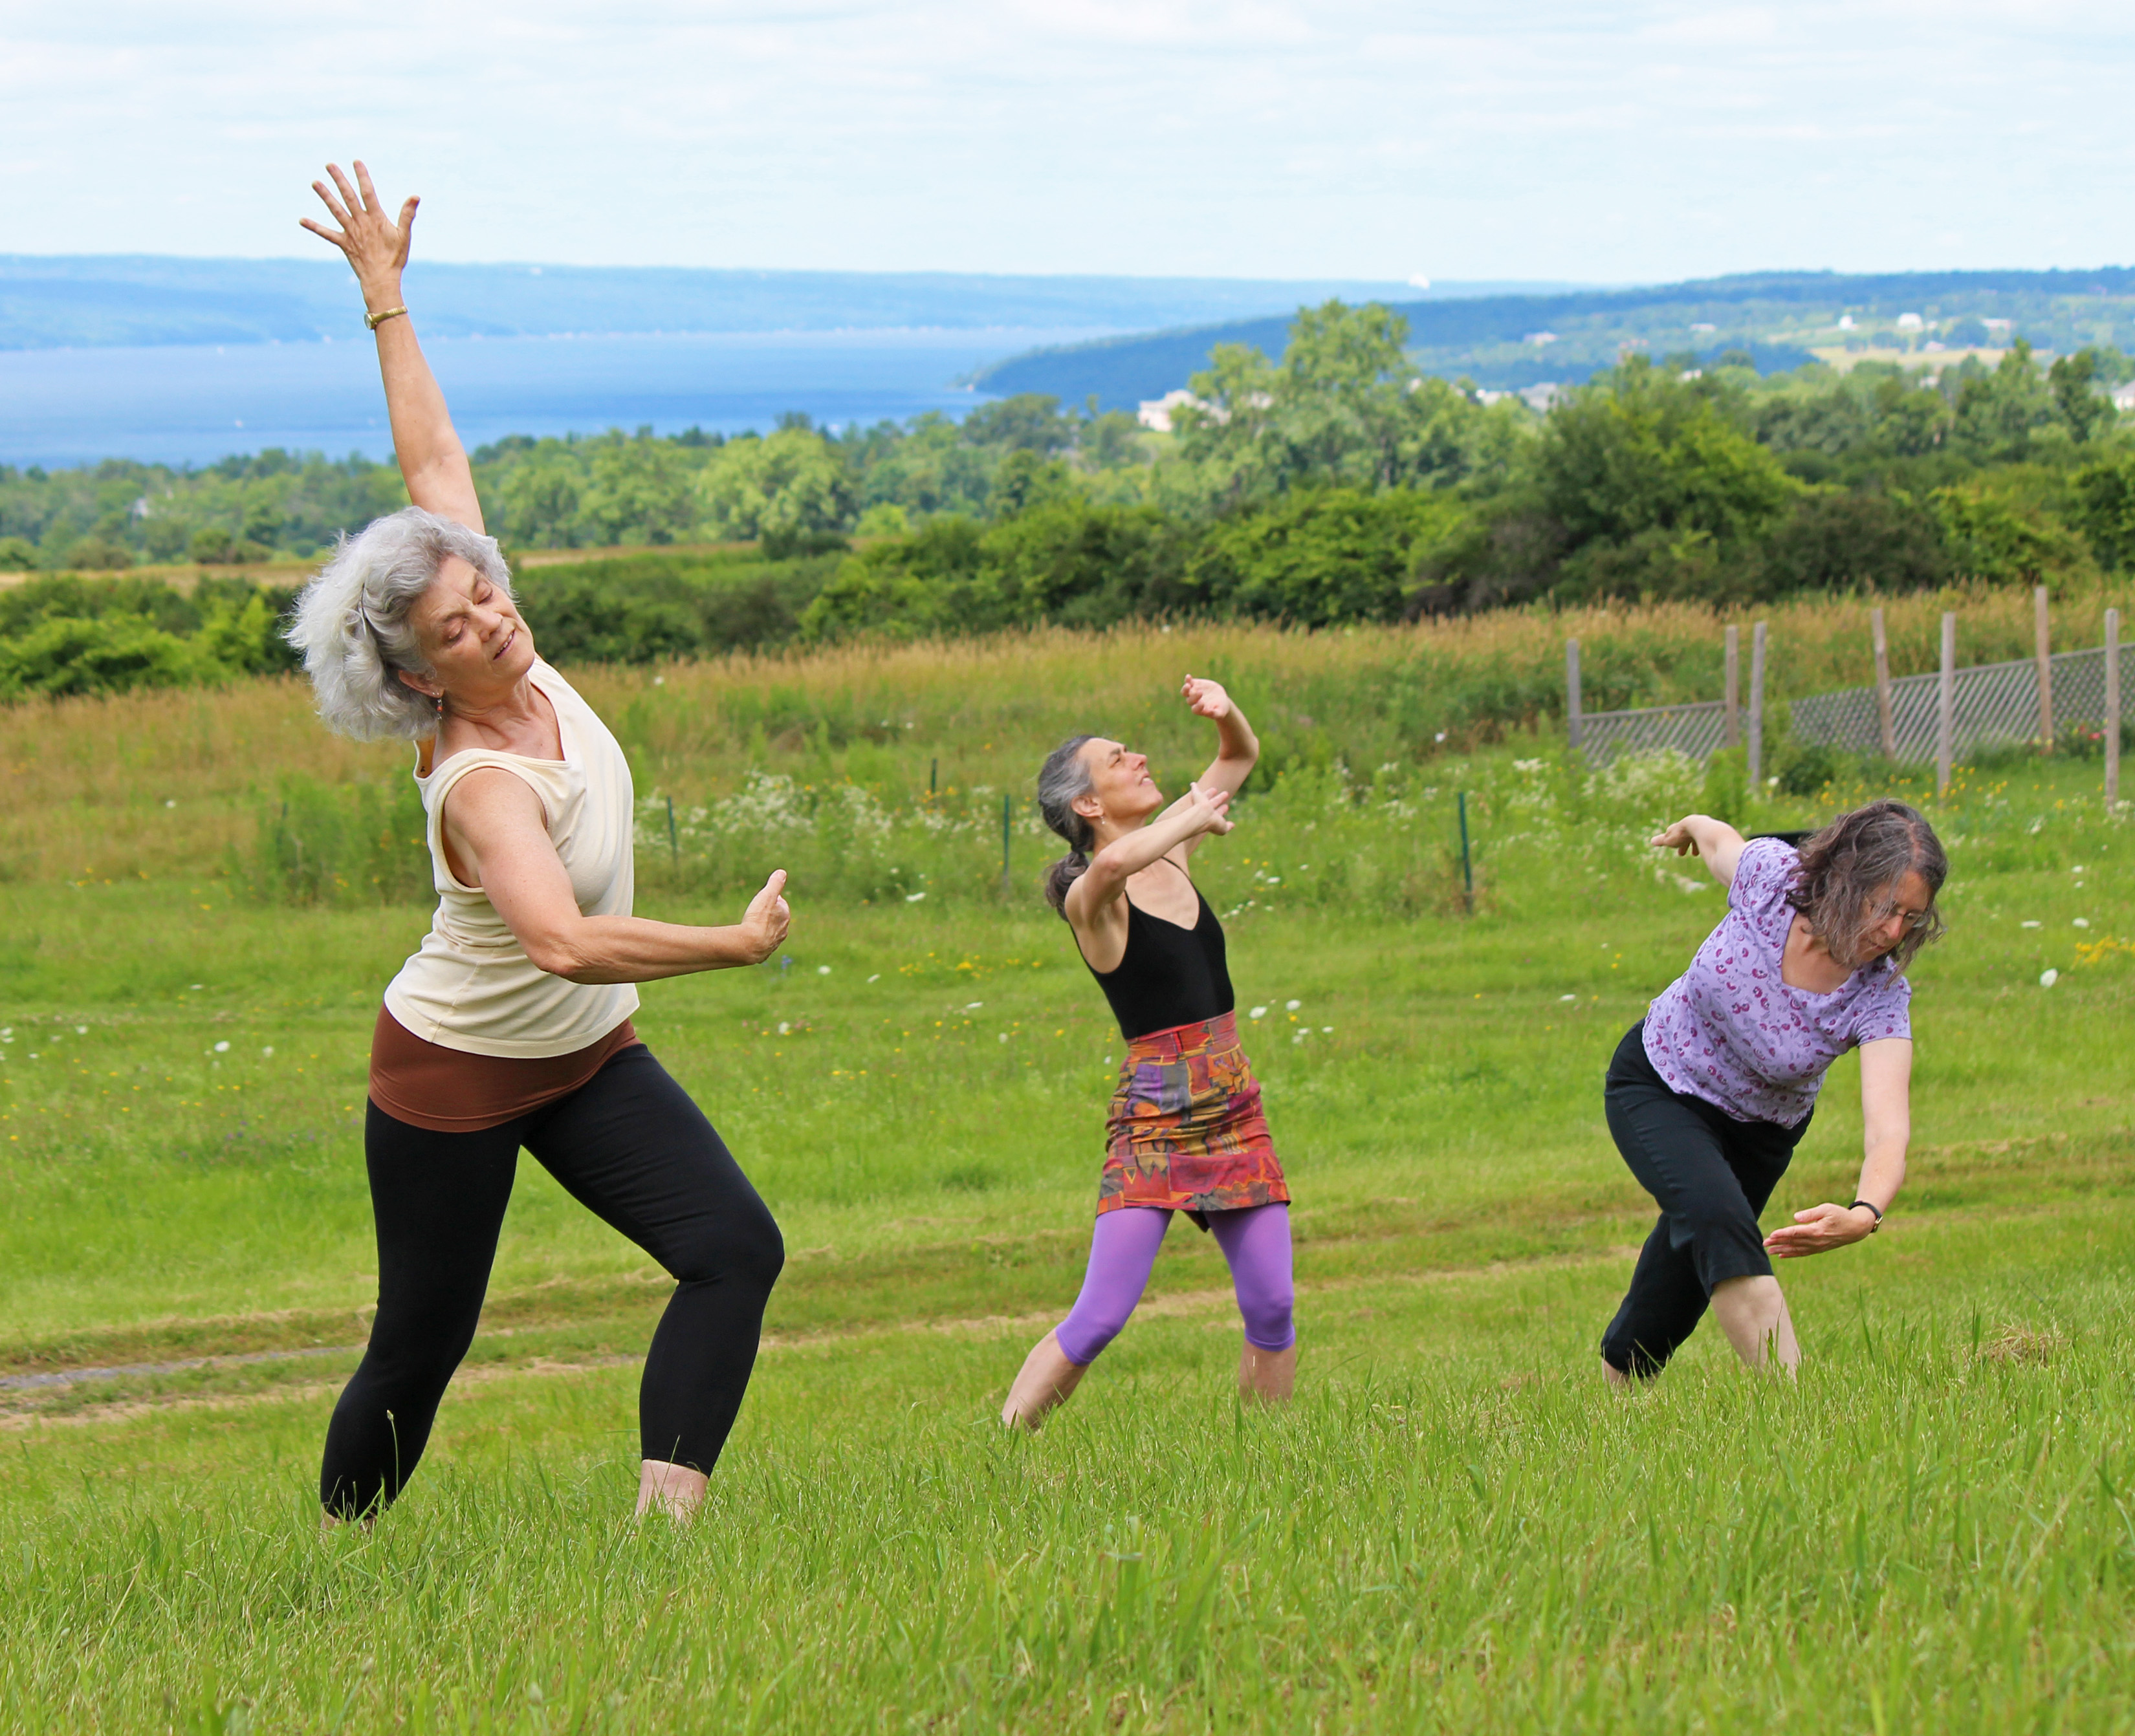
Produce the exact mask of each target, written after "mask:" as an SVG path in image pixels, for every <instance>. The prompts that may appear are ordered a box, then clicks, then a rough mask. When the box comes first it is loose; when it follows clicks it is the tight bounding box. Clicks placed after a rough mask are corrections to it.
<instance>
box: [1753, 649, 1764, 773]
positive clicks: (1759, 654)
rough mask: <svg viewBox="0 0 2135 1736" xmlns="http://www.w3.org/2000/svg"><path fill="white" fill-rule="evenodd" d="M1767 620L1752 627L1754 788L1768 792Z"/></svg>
mask: <svg viewBox="0 0 2135 1736" xmlns="http://www.w3.org/2000/svg"><path fill="white" fill-rule="evenodd" d="M1764 784H1765V623H1764V622H1763V621H1759V622H1758V623H1757V624H1756V626H1754V627H1752V628H1750V794H1751V795H1755V796H1758V797H1760V798H1761V797H1762V796H1763V795H1764V793H1765V789H1764Z"/></svg>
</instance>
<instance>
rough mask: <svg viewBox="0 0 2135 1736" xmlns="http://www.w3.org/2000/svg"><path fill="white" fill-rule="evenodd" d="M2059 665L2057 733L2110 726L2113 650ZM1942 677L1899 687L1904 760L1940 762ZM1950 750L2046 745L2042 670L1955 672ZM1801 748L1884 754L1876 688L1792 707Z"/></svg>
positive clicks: (2056, 660)
mask: <svg viewBox="0 0 2135 1736" xmlns="http://www.w3.org/2000/svg"><path fill="white" fill-rule="evenodd" d="M2049 661H2050V663H2051V665H2052V666H2053V674H2052V677H2051V679H2052V683H2053V702H2054V728H2055V731H2056V732H2058V731H2059V730H2060V728H2062V726H2064V725H2065V724H2069V723H2104V721H2105V651H2104V647H2102V646H2098V647H2094V648H2093V649H2092V650H2087V651H2057V652H2055V654H2054V655H2053V656H2052V657H2051V658H2050V659H2049ZM1941 679H1942V678H1941V677H1940V676H1939V675H1901V676H1900V677H1899V678H1898V679H1896V680H1895V681H1893V682H1891V734H1892V735H1893V736H1894V737H1895V738H1896V741H1897V747H1898V757H1899V758H1900V759H1901V760H1931V759H1933V758H1934V756H1935V731H1936V709H1937V700H1936V689H1937V687H1938V686H1939V683H1940V681H1941ZM1950 698H1951V705H1950V723H1951V728H1950V747H1951V751H1952V752H1954V753H1955V754H1957V755H1958V757H1963V755H1965V754H1968V753H1972V752H1977V751H1978V749H1980V748H1982V747H2003V746H2007V745H2008V744H2010V743H2012V742H2036V741H2037V740H2038V739H2039V665H2038V664H2037V662H2036V660H2034V659H2032V658H2030V657H2022V658H2018V659H2017V660H2015V661H2013V662H2009V663H1982V664H1978V665H1974V666H1973V667H1972V668H1970V669H1960V670H1953V671H1952V675H1951V695H1950ZM1792 720H1793V733H1794V739H1795V740H1796V741H1798V742H1806V743H1810V744H1815V745H1821V746H1824V747H1843V748H1847V749H1851V750H1852V751H1853V752H1859V753H1871V752H1879V751H1880V750H1881V747H1882V745H1883V733H1882V728H1881V724H1880V723H1878V721H1877V719H1876V689H1874V688H1872V687H1849V688H1847V689H1845V690H1844V691H1843V692H1842V693H1835V694H1809V695H1808V696H1807V697H1806V698H1803V699H1797V700H1795V701H1794V705H1793V707H1792Z"/></svg>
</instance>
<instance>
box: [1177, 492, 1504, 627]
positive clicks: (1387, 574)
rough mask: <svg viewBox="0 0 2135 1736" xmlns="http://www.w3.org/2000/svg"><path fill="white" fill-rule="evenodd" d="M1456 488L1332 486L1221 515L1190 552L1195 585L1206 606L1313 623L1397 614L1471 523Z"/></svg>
mask: <svg viewBox="0 0 2135 1736" xmlns="http://www.w3.org/2000/svg"><path fill="white" fill-rule="evenodd" d="M1467 519H1468V511H1467V509H1466V508H1465V507H1464V505H1461V503H1460V501H1459V500H1456V499H1455V498H1454V497H1453V496H1450V495H1445V494H1421V493H1417V492H1416V491H1412V490H1407V489H1395V490H1390V491H1387V492H1385V493H1383V494H1372V493H1368V492H1367V491H1364V490H1363V489H1359V488H1330V489H1320V490H1314V491H1306V492H1302V493H1299V494H1295V495H1292V496H1289V497H1287V498H1285V499H1283V500H1277V501H1274V502H1271V503H1270V504H1269V505H1266V506H1264V507H1262V508H1260V509H1258V510H1253V511H1250V512H1243V513H1240V514H1237V515H1235V516H1233V517H1232V518H1228V519H1226V520H1221V521H1219V522H1218V524H1217V525H1214V526H1213V528H1212V529H1211V530H1209V531H1208V534H1206V535H1205V536H1204V537H1203V538H1202V539H1200V542H1199V544H1198V547H1196V548H1195V549H1193V554H1192V555H1191V556H1190V558H1189V561H1188V563H1187V569H1186V584H1187V588H1188V591H1189V594H1190V595H1191V596H1192V597H1193V599H1194V601H1195V602H1198V604H1200V605H1201V606H1202V607H1203V608H1204V609H1207V610H1208V611H1209V612H1214V613H1218V614H1238V615H1246V616H1251V617H1259V618H1261V619H1262V620H1286V621H1295V622H1297V623H1298V624H1299V625H1300V626H1330V625H1332V624H1334V623H1336V622H1339V621H1397V620H1400V619H1401V618H1402V617H1403V616H1405V615H1406V614H1407V613H1408V612H1409V608H1410V600H1411V594H1412V593H1413V592H1415V590H1416V583H1417V579H1416V575H1417V573H1418V571H1419V570H1420V569H1421V568H1426V567H1428V566H1429V565H1430V563H1431V561H1432V560H1433V559H1434V558H1435V557H1436V556H1437V555H1438V554H1440V552H1441V551H1442V550H1444V549H1447V548H1449V547H1450V546H1451V545H1452V544H1454V543H1455V540H1456V539H1458V538H1459V537H1460V534H1461V533H1462V532H1463V531H1464V529H1465V527H1466V523H1467Z"/></svg>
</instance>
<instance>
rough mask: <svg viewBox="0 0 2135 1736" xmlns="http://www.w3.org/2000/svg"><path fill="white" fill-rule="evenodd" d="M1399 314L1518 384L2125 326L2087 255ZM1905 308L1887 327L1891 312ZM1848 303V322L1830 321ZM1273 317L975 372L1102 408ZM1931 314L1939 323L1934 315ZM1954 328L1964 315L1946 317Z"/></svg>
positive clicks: (1501, 384) (1468, 303)
mask: <svg viewBox="0 0 2135 1736" xmlns="http://www.w3.org/2000/svg"><path fill="white" fill-rule="evenodd" d="M1388 305H1390V306H1392V307H1394V308H1395V309H1396V310H1397V312H1400V313H1402V315H1404V316H1405V317H1406V318H1407V320H1408V322H1409V346H1410V353H1411V357H1412V359H1413V360H1414V361H1415V362H1416V365H1417V366H1418V367H1419V368H1420V369H1421V370H1422V371H1424V372H1426V373H1431V374H1437V375H1444V376H1445V377H1446V378H1449V379H1453V378H1460V377H1463V376H1464V377H1466V378H1468V379H1470V380H1474V382H1475V383H1476V384H1479V385H1481V386H1485V387H1491V388H1495V389H1500V390H1518V389H1522V388H1523V387H1527V386H1532V385H1536V384H1541V383H1542V382H1545V381H1556V382H1570V381H1581V380H1586V379H1589V378H1590V377H1591V376H1592V375H1594V374H1595V372H1596V371H1597V370H1600V369H1602V368H1605V367H1607V366H1609V365H1610V364H1612V363H1614V362H1615V360H1616V359H1617V357H1618V355H1619V352H1620V351H1623V350H1624V349H1625V348H1626V347H1630V348H1634V349H1643V350H1646V351H1649V352H1651V353H1653V354H1654V355H1665V354H1671V353H1675V352H1680V351H1691V352H1695V353H1696V354H1697V355H1700V356H1701V357H1705V358H1711V357H1712V356H1716V355H1719V354H1721V352H1723V351H1727V350H1730V349H1738V348H1739V349H1745V350H1747V351H1750V355H1751V356H1752V357H1753V359H1754V360H1755V362H1756V364H1757V365H1758V367H1759V369H1760V371H1762V372H1765V373H1773V372H1779V371H1784V370H1787V369H1790V368H1794V367H1799V366H1800V365H1802V364H1803V362H1806V361H1808V360H1813V358H1814V355H1815V354H1816V353H1817V352H1819V351H1829V352H1832V354H1834V355H1842V354H1843V353H1844V352H1845V351H1847V350H1848V349H1855V350H1859V351H1867V350H1870V349H1875V350H1881V351H1890V350H1902V349H1905V348H1908V347H1910V346H1925V345H1927V344H1929V343H1934V342H1943V341H1944V340H1945V339H1947V340H1948V342H1947V347H1950V348H1957V347H1961V346H1967V345H1985V344H1987V343H1988V342H1989V341H1990V340H1992V339H1997V338H2000V337H2002V336H2006V333H2005V332H2004V331H2003V328H2002V326H1999V325H1998V324H1997V326H1992V327H1990V326H1987V325H1986V323H1985V322H1987V321H1990V320H1992V321H1997V322H2003V321H2006V322H2008V330H2009V331H2014V332H2016V333H2019V334H2021V335H2022V336H2027V337H2029V338H2030V339H2031V342H2032V343H2033V345H2034V346H2036V347H2037V348H2040V349H2042V350H2051V351H2064V350H2069V349H2073V348H2075V347H2078V346H2081V345H2083V344H2087V343H2104V344H2117V345H2120V346H2123V347H2124V346H2127V345H2128V344H2129V343H2130V342H2135V269H2131V268H2128V267H2125V266H2108V267H2101V268H2099V269H2097V270H2095V271H2082V272H2068V271H1992V272H1900V273H1891V274H1888V275H1883V276H1849V275H1843V274H1841V273H1835V272H1759V273H1750V274H1746V275H1743V276H1739V277H1727V278H1710V279H1706V280H1703V281H1699V282H1692V283H1670V284H1663V285H1659V286H1657V287H1652V288H1635V289H1578V290H1571V291H1566V292H1562V293H1553V294H1505V295H1478V296H1469V297H1457V298H1456V297H1447V298H1436V297H1434V298H1431V299H1428V300H1416V299H1414V298H1412V297H1408V296H1407V295H1406V294H1404V295H1403V297H1402V298H1401V299H1400V300H1398V301H1394V302H1389V304H1388ZM1905 314H1913V315H1916V316H1918V317H1919V321H1920V325H1919V326H1918V328H1917V329H1915V328H1914V327H1912V326H1905V327H1900V325H1899V323H1898V322H1899V319H1900V316H1902V315H1905ZM1842 319H1851V320H1852V322H1853V323H1852V326H1851V327H1850V328H1841V326H1840V325H1839V322H1840V321H1841V320H1842ZM1288 326H1289V322H1288V321H1287V319H1285V318H1284V317H1265V318H1256V319H1242V320H1232V321H1228V322H1223V323H1220V324H1209V325H1205V326H1194V327H1192V328H1190V329H1183V330H1174V331H1154V332H1149V333H1145V334H1144V335H1141V336H1129V337H1114V338H1103V339H1099V340H1097V341H1093V342H1091V343H1087V344H1078V345H1075V346H1069V347H1065V348H1059V349H1052V350H1044V351H1034V352H1032V353H1029V354H1027V355H1019V356H1014V357H1011V358H1010V359H1009V360H1006V361H1004V362H1002V363H1000V364H999V365H997V366H995V367H993V368H990V369H988V370H985V372H984V373H982V374H980V375H979V376H978V378H977V380H976V384H977V385H978V387H979V388H980V390H982V391H987V392H999V393H1003V394H1010V393H1016V392H1047V393H1050V394H1053V396H1055V397H1057V398H1058V399H1061V400H1062V401H1063V403H1067V404H1080V403H1082V402H1083V401H1084V400H1085V399H1087V397H1088V396H1089V394H1092V393H1095V394H1097V399H1098V402H1099V404H1101V406H1102V407H1103V408H1105V409H1133V408H1134V407H1135V404H1137V403H1138V402H1140V400H1143V399H1152V398H1157V397H1160V396H1161V395H1162V394H1164V393H1165V392H1168V391H1170V390H1172V389H1175V388H1178V387H1181V386H1184V384H1186V382H1187V380H1188V379H1189V377H1190V376H1191V375H1193V373H1195V372H1196V371H1197V370H1199V369H1201V368H1203V367H1204V366H1205V365H1207V362H1208V354H1209V351H1211V350H1213V348H1214V347H1215V346H1217V345H1218V344H1250V345H1255V346H1258V347H1259V348H1260V349H1261V350H1263V351H1266V353H1267V354H1268V355H1270V356H1280V355H1281V353H1282V351H1283V347H1284V346H1285V343H1286V341H1287V339H1288ZM1938 327H1939V328H1941V331H1940V334H1939V335H1938V331H1937V329H1936V328H1938ZM1959 328H1963V329H1959Z"/></svg>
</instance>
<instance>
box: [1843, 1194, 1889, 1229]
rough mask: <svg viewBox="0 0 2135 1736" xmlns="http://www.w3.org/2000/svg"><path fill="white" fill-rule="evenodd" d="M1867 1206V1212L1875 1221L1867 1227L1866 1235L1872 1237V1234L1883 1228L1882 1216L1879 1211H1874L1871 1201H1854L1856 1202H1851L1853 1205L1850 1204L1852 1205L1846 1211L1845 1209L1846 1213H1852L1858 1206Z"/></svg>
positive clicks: (1874, 1207)
mask: <svg viewBox="0 0 2135 1736" xmlns="http://www.w3.org/2000/svg"><path fill="white" fill-rule="evenodd" d="M1859 1206H1867V1208H1868V1210H1869V1211H1870V1212H1871V1214H1872V1215H1873V1216H1874V1217H1875V1220H1876V1221H1875V1222H1874V1223H1872V1224H1871V1225H1870V1226H1868V1233H1869V1234H1870V1235H1871V1236H1873V1235H1874V1234H1875V1233H1876V1231H1878V1230H1880V1229H1881V1228H1882V1227H1883V1214H1882V1213H1881V1212H1880V1211H1876V1206H1875V1204H1874V1202H1872V1201H1869V1200H1856V1201H1855V1202H1853V1204H1852V1205H1851V1206H1847V1208H1846V1209H1847V1211H1853V1210H1855V1209H1856V1208H1857V1207H1859Z"/></svg>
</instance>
